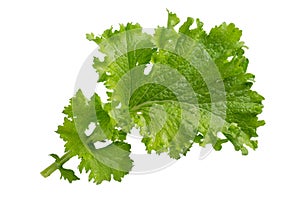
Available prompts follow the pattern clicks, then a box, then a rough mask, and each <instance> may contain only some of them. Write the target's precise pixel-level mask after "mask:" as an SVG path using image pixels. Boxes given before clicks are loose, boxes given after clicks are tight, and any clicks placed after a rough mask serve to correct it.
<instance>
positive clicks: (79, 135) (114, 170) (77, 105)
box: [57, 90, 132, 184]
mask: <svg viewBox="0 0 300 200" xmlns="http://www.w3.org/2000/svg"><path fill="white" fill-rule="evenodd" d="M70 107H72V115H71V113H69V112H70V109H69V107H67V108H66V109H65V110H64V113H66V114H67V115H68V117H66V118H65V120H64V124H63V126H59V128H58V130H57V133H59V134H60V137H61V138H62V139H63V140H64V141H65V142H66V144H65V148H66V152H71V153H72V155H74V156H75V155H77V156H78V157H79V159H81V163H80V165H79V170H80V172H82V171H83V170H84V169H85V171H86V172H89V180H93V181H94V182H95V183H97V184H100V183H101V182H102V181H104V180H108V181H110V180H111V177H113V178H114V179H115V180H117V181H120V180H121V178H122V177H124V176H125V175H126V174H128V172H129V171H130V170H131V168H132V160H131V159H130V158H129V154H130V145H129V144H126V143H124V142H122V140H124V138H123V137H124V136H123V135H122V133H120V134H119V135H121V136H122V137H121V139H120V140H119V138H118V137H117V136H118V134H117V135H114V134H115V133H116V132H118V130H117V129H114V126H113V124H114V122H113V121H112V120H110V117H109V115H108V114H107V113H106V112H105V111H104V110H103V108H102V105H101V101H100V98H99V97H98V96H97V95H96V94H95V95H94V96H93V97H91V99H90V100H88V99H87V98H85V97H84V95H83V94H82V92H81V91H80V90H79V91H78V92H77V94H76V95H75V97H73V98H72V99H71V105H70ZM70 116H72V117H70ZM90 123H95V124H96V127H95V129H94V130H93V132H92V133H91V135H89V136H87V135H86V133H85V131H86V130H88V127H89V124H90ZM112 138H114V140H115V141H112V143H111V144H110V145H107V146H105V147H103V148H100V149H97V148H96V147H95V143H96V142H102V141H103V140H108V139H112ZM63 172H64V173H65V174H70V171H66V170H63ZM62 176H63V175H62ZM63 177H64V176H63Z"/></svg>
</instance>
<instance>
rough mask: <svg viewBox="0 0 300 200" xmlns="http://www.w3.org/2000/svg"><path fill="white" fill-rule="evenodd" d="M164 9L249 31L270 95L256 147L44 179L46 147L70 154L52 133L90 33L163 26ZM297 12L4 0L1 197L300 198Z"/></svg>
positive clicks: (259, 81) (247, 4)
mask: <svg viewBox="0 0 300 200" xmlns="http://www.w3.org/2000/svg"><path fill="white" fill-rule="evenodd" d="M166 8H168V9H169V10H171V11H173V12H175V13H177V14H178V16H179V17H180V18H181V19H182V20H184V19H185V18H186V17H188V16H192V17H199V18H200V19H201V20H202V21H203V22H204V23H205V29H206V30H209V29H210V28H211V27H212V26H214V25H217V24H220V23H222V22H223V21H226V22H234V23H235V24H236V25H237V26H238V27H240V28H241V29H242V30H243V38H242V39H243V40H244V41H245V42H246V45H247V46H249V47H250V49H249V50H248V51H247V56H248V57H249V59H250V65H249V72H252V73H254V74H255V75H256V83H255V87H254V89H256V90H257V91H259V92H260V93H261V94H263V95H264V96H265V98H266V100H265V101H264V105H265V109H264V112H263V114H262V115H261V118H263V119H265V120H266V122H267V124H266V125H265V126H264V127H262V128H259V130H258V132H259V135H260V137H259V148H258V150H257V151H255V152H253V151H250V154H249V155H248V156H247V157H243V156H241V154H240V153H238V152H235V151H234V150H233V148H232V146H231V145H229V144H228V145H225V146H224V148H223V150H222V151H221V152H214V153H212V154H210V155H209V156H208V157H207V158H206V159H204V160H199V159H198V158H199V149H198V148H193V150H192V152H191V153H190V155H189V156H187V157H186V158H183V159H181V160H180V161H178V162H177V163H175V164H174V165H172V166H171V167H169V168H167V169H165V170H162V171H159V172H157V173H152V174H148V175H129V176H126V177H125V178H124V179H123V181H122V182H121V183H119V182H115V181H112V182H105V183H103V184H101V185H98V186H97V185H95V184H93V183H90V182H88V181H87V176H86V175H85V174H82V175H81V176H80V177H81V180H80V181H77V182H74V183H73V184H69V183H68V182H66V181H63V180H59V174H58V173H54V174H53V175H52V176H51V177H49V178H47V179H44V178H43V177H41V176H40V174H39V172H40V171H41V170H42V169H43V168H45V167H46V166H47V165H48V164H50V163H51V162H52V159H51V158H50V157H48V154H49V153H58V154H60V155H61V154H62V153H63V143H62V142H61V141H60V139H59V138H58V136H57V135H56V134H54V131H55V130H56V127H57V125H59V124H60V123H61V122H62V119H63V115H62V114H61V110H62V109H63V107H64V106H65V105H66V104H67V103H68V99H69V98H70V97H71V96H72V94H73V89H74V84H75V80H76V76H77V74H78V72H79V70H80V67H81V64H82V63H83V62H84V60H85V58H86V57H87V56H88V55H89V53H90V52H91V51H92V50H94V48H95V47H96V46H95V45H94V44H93V43H91V42H88V41H87V40H86V39H85V33H87V32H94V33H101V31H103V30H104V29H106V28H109V27H110V26H111V25H117V24H118V23H126V22H128V21H133V22H139V23H140V24H141V25H142V26H143V27H149V28H153V27H156V26H157V25H161V26H162V25H165V24H166V20H167V12H166ZM299 18H300V14H299V6H298V4H297V1H292V0H285V1H276V0H272V1H267V0H265V1H254V0H251V1H241V0H236V1H234V0H226V1H225V0H219V1H216V0H211V1H208V0H206V1H201V0H149V1H148V0H135V1H133V0H119V1H117V0H112V1H100V0H99V1H74V0H73V1H56V0H52V1H33V0H28V1H21V0H19V1H16V0H12V1H1V2H0V70H1V71H0V88H1V98H0V99H1V100H0V112H1V115H0V117H1V120H0V122H1V140H0V150H1V151H0V153H1V157H0V159H1V161H0V162H1V163H0V169H1V170H0V182H1V189H0V191H1V192H0V199H108V198H109V199H121V198H122V199H163V198H164V199H183V198H186V199H232V200H235V199H246V200H248V199H274V198H276V199H289V200H293V199H300V194H299V186H300V172H299V169H300V164H299V163H300V162H299V161H300V150H299V147H300V145H299V143H300V132H299V126H298V125H299V123H300V121H299V112H300V109H299V100H300V98H299V95H298V94H299V86H300V84H299V72H300V70H299V68H300V66H299V58H300V56H299V46H300V42H299V36H300V31H299ZM73 162H74V163H76V162H77V161H76V160H74V161H73ZM71 164H72V163H71Z"/></svg>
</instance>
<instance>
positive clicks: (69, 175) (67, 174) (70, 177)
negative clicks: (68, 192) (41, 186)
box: [50, 154, 79, 183]
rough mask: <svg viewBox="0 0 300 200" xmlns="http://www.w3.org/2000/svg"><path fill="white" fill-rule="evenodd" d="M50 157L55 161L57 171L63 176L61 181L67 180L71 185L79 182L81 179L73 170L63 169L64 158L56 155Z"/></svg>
mask: <svg viewBox="0 0 300 200" xmlns="http://www.w3.org/2000/svg"><path fill="white" fill-rule="evenodd" d="M50 156H51V157H53V158H54V159H55V163H56V166H57V169H58V170H59V172H60V174H61V176H60V178H61V179H62V178H63V179H65V180H67V181H69V183H72V182H73V181H76V180H79V178H78V177H77V176H76V175H75V173H74V171H73V170H71V169H65V168H63V164H64V161H62V158H60V157H59V156H58V155H56V154H50Z"/></svg>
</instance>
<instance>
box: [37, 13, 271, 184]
mask: <svg viewBox="0 0 300 200" xmlns="http://www.w3.org/2000/svg"><path fill="white" fill-rule="evenodd" d="M167 11H168V10H167ZM179 23H180V19H179V18H178V17H177V15H176V14H175V13H172V12H170V11H168V20H167V25H166V27H158V28H156V29H155V31H154V34H152V35H151V34H148V33H146V32H147V30H143V29H142V27H141V26H140V25H139V24H133V23H127V24H126V25H124V24H121V25H120V27H119V30H114V29H113V27H111V28H109V29H107V30H105V31H104V32H103V33H102V34H101V35H95V34H93V33H90V34H86V38H87V39H88V40H90V41H93V42H95V43H96V44H97V45H98V47H99V51H100V52H101V53H103V54H104V55H105V57H104V60H100V59H99V58H97V57H95V58H94V62H93V67H94V68H95V70H96V71H97V73H98V75H99V79H98V81H99V82H103V83H104V85H105V86H106V88H107V89H108V92H107V95H108V97H109V98H108V103H106V104H103V103H102V102H101V99H100V98H99V96H98V95H97V94H94V95H93V96H92V97H91V98H90V99H88V98H86V97H85V96H84V95H83V93H82V91H80V90H79V91H78V92H77V93H76V95H75V96H74V97H73V98H71V100H70V104H69V105H68V106H66V107H65V109H64V111H63V113H64V114H65V115H66V116H65V118H64V123H63V125H61V126H59V127H58V130H57V133H58V134H59V135H60V137H61V138H62V139H63V140H64V141H65V151H66V153H65V155H63V156H62V157H61V158H60V157H59V156H57V155H56V154H51V156H52V157H53V158H54V159H55V162H54V163H53V164H52V165H50V166H49V167H48V168H46V169H45V170H44V171H42V172H41V174H42V175H43V176H44V177H48V176H49V175H50V174H51V173H53V172H54V171H55V170H57V169H58V170H59V171H60V173H61V178H64V179H66V180H68V181H69V182H72V181H74V180H78V179H79V178H78V177H77V176H76V175H75V173H74V171H72V170H71V169H65V168H63V167H62V166H63V164H64V163H66V162H67V161H68V160H69V159H70V158H72V157H74V156H77V157H78V158H79V159H80V160H81V162H80V164H79V166H78V168H79V171H80V172H83V171H86V172H87V173H88V176H89V180H90V181H94V182H95V183H96V184H100V183H101V182H102V181H104V180H107V181H110V180H111V179H112V178H113V179H114V180H117V181H121V179H122V178H123V177H124V176H125V175H126V174H128V173H129V171H130V170H131V169H132V166H133V164H132V162H133V161H132V160H131V159H130V157H129V155H130V145H129V144H127V143H126V142H125V141H126V136H127V134H128V133H129V132H130V131H131V129H132V128H133V127H135V128H138V129H139V130H140V134H141V136H142V137H143V139H142V142H143V143H144V144H145V149H146V150H147V152H148V153H152V152H156V153H158V154H160V153H163V152H166V153H168V154H169V156H170V157H171V158H175V159H179V158H180V157H181V156H183V155H186V154H187V152H188V151H189V149H190V148H191V146H192V145H193V144H194V143H197V144H199V145H200V146H206V145H207V144H211V145H212V146H213V147H214V149H215V150H218V151H219V150H221V149H222V145H223V144H225V143H227V142H229V143H231V144H232V145H233V147H234V149H235V150H236V151H240V152H241V153H242V154H243V155H247V154H248V149H249V148H251V149H256V148H257V146H258V141H257V140H256V137H258V134H257V128H258V127H260V126H262V125H264V123H265V122H264V121H263V120H260V119H259V118H258V115H259V114H260V113H261V112H262V109H263V104H262V101H263V100H264V98H263V97H262V96H261V95H260V94H258V93H257V92H256V91H254V90H252V85H253V83H254V78H255V76H254V75H253V74H251V73H249V72H247V68H248V64H249V60H248V59H247V58H246V57H245V55H244V52H245V50H246V49H247V47H246V46H245V44H244V42H243V41H241V40H240V39H241V36H242V31H241V30H240V29H238V28H237V27H236V26H235V25H234V24H233V23H230V24H227V23H222V24H221V25H219V26H215V27H214V28H212V29H211V30H210V31H209V32H206V31H205V30H204V29H203V23H202V22H201V21H200V20H199V19H193V18H191V17H188V18H187V19H186V21H185V22H184V23H183V24H182V25H181V26H178V24H179ZM193 25H195V28H192V27H193ZM177 30H178V31H177ZM146 71H147V73H146ZM97 144H98V145H99V144H101V145H100V146H101V147H100V148H99V146H97Z"/></svg>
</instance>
